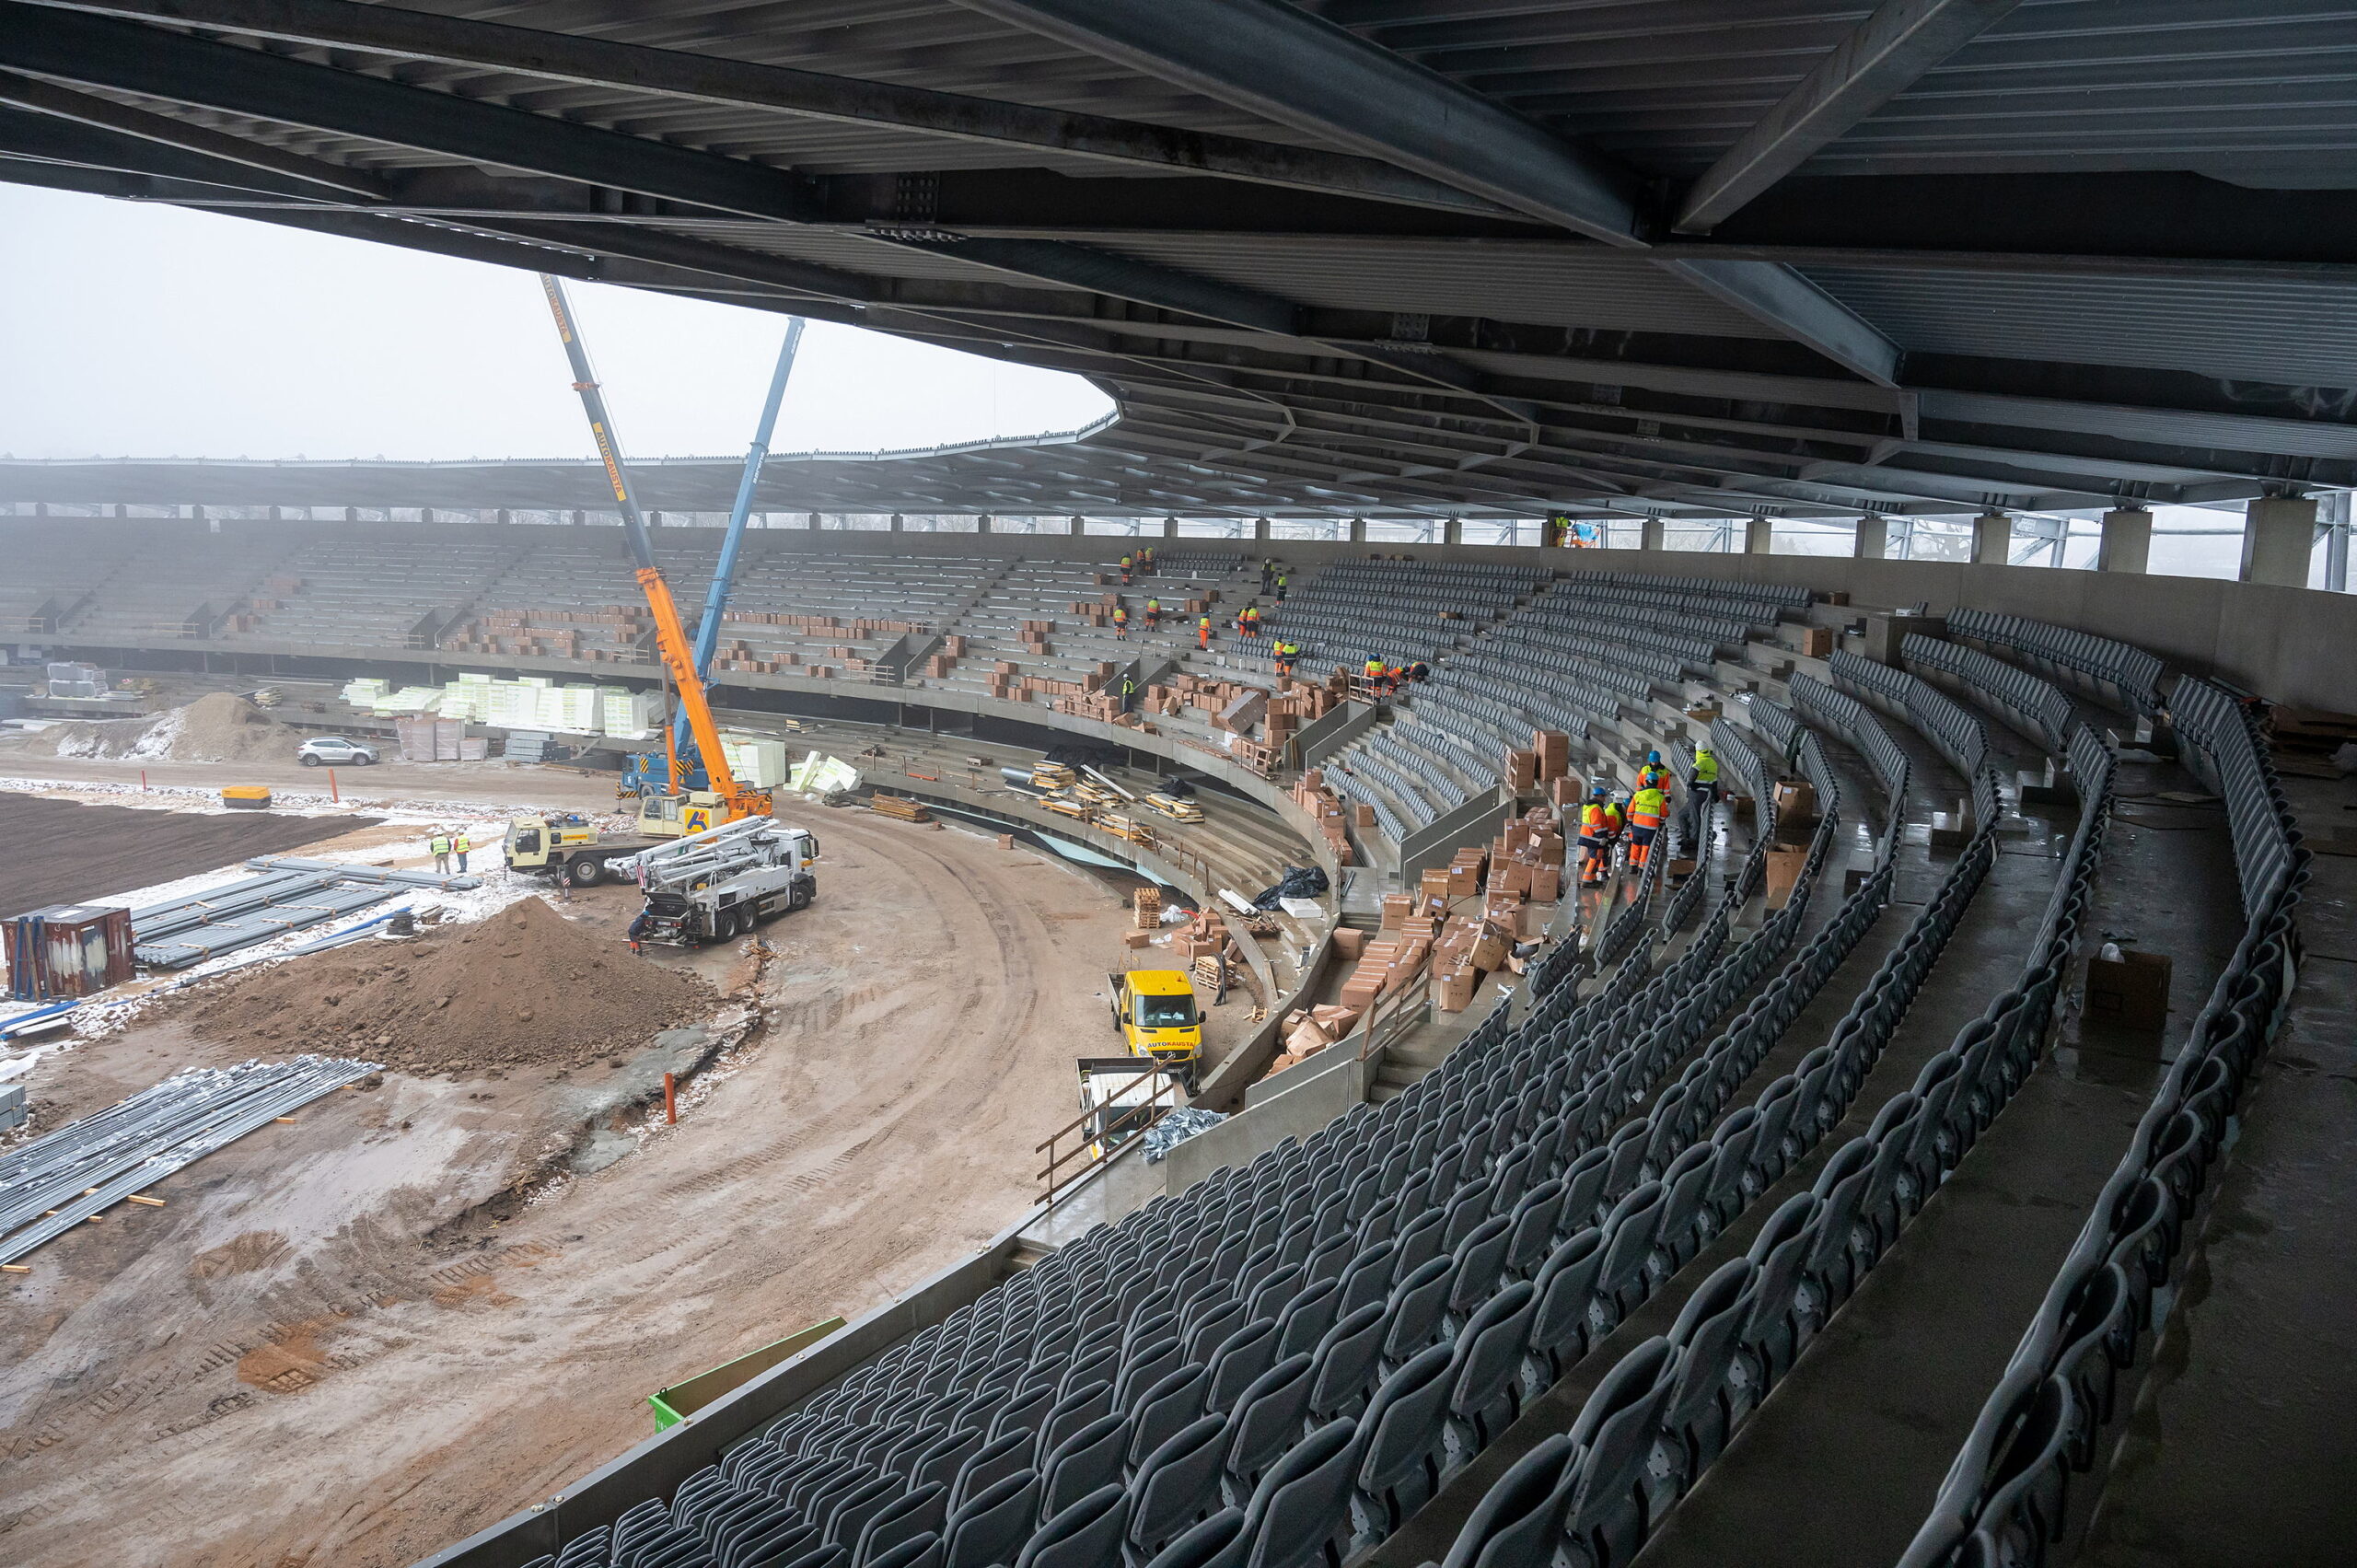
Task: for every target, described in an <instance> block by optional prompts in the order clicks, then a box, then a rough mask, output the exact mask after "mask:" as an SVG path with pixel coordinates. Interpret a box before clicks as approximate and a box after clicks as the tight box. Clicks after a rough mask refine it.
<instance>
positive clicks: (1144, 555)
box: [1138, 544, 1154, 577]
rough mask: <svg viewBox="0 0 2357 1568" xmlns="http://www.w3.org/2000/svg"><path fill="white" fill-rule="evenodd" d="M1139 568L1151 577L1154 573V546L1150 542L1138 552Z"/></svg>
mask: <svg viewBox="0 0 2357 1568" xmlns="http://www.w3.org/2000/svg"><path fill="white" fill-rule="evenodd" d="M1138 570H1139V571H1141V572H1144V574H1145V575H1147V576H1149V577H1151V576H1153V575H1154V546H1152V545H1150V544H1149V545H1147V546H1146V547H1145V548H1144V550H1141V551H1139V552H1138Z"/></svg>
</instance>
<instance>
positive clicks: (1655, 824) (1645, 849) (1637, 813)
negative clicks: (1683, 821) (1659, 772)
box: [1629, 784, 1669, 867]
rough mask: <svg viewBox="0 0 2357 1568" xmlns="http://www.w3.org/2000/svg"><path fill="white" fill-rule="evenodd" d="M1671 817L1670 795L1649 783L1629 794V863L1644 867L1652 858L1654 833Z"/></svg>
mask: <svg viewBox="0 0 2357 1568" xmlns="http://www.w3.org/2000/svg"><path fill="white" fill-rule="evenodd" d="M1668 817H1669V796H1667V795H1666V794H1664V793H1663V792H1662V790H1661V789H1660V788H1659V787H1658V786H1656V785H1653V784H1648V785H1646V786H1644V787H1643V788H1642V789H1640V790H1638V791H1637V792H1636V793H1635V794H1633V795H1631V796H1629V864H1630V865H1634V866H1639V867H1642V866H1643V865H1644V864H1645V862H1646V861H1647V860H1649V859H1651V858H1652V856H1653V849H1654V835H1655V834H1656V833H1658V832H1660V831H1661V830H1662V824H1663V823H1664V822H1665V821H1666V820H1667V819H1668Z"/></svg>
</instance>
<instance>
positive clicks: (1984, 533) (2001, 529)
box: [1972, 512, 2014, 566]
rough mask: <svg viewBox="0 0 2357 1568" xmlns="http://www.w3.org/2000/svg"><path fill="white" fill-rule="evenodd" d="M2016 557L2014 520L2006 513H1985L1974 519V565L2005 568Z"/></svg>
mask: <svg viewBox="0 0 2357 1568" xmlns="http://www.w3.org/2000/svg"><path fill="white" fill-rule="evenodd" d="M2013 557H2014V519H2013V517H2011V516H2010V515H2009V514H2007V513H2004V512H1983V513H1981V514H1980V516H1979V517H1975V518H1973V519H1972V563H1973V564H1974V565H1975V566H2003V565H2004V564H2006V563H2008V562H2010V561H2011V560H2012V559H2013Z"/></svg>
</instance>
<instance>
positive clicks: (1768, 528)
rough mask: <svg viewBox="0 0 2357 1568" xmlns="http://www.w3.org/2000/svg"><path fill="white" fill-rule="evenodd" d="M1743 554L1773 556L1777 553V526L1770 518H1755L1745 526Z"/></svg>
mask: <svg viewBox="0 0 2357 1568" xmlns="http://www.w3.org/2000/svg"><path fill="white" fill-rule="evenodd" d="M1743 552H1744V553H1745V554H1746V555H1773V554H1774V553H1775V552H1776V524H1775V522H1774V520H1773V519H1771V518H1768V517H1753V518H1750V519H1748V520H1747V521H1746V522H1745V523H1744V525H1743Z"/></svg>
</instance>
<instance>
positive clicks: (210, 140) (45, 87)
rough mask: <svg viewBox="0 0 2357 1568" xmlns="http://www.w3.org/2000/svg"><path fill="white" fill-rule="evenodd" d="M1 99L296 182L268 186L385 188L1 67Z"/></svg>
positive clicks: (378, 181)
mask: <svg viewBox="0 0 2357 1568" xmlns="http://www.w3.org/2000/svg"><path fill="white" fill-rule="evenodd" d="M0 103H13V104H16V105H17V106H19V107H21V108H24V109H30V110H39V111H40V112H41V113H43V114H49V115H55V116H56V117H58V118H59V119H62V120H69V121H74V122H78V123H80V124H83V125H87V126H92V127H95V128H96V129H98V130H100V131H104V132H108V133H111V134H116V135H122V136H133V137H137V138H139V139H140V140H143V141H148V142H154V143H157V144H158V145H162V146H166V147H172V148H177V149H178V150H180V151H181V152H185V153H192V154H195V155H197V156H200V157H206V158H213V159H218V160H220V161H222V162H224V163H228V164H233V165H239V166H242V167H243V168H247V169H249V170H260V171H261V172H262V173H265V174H273V175H277V176H279V177H280V178H281V179H283V180H297V181H300V182H301V183H299V184H297V185H295V186H293V187H291V188H290V187H285V186H282V185H278V184H275V183H273V184H272V185H270V186H268V187H266V188H267V189H272V190H283V189H292V190H295V191H298V192H309V193H310V194H313V195H319V196H323V195H325V194H327V193H328V192H341V193H343V194H347V195H358V196H368V197H381V196H383V195H385V194H386V193H387V187H386V183H385V180H384V179H383V178H382V177H381V176H379V175H377V174H375V173H372V172H371V171H369V170H367V169H365V168H344V167H343V165H342V164H335V163H329V162H327V161H326V160H325V159H323V158H314V157H304V156H303V155H302V154H300V153H290V152H286V151H284V150H283V149H281V148H278V147H272V146H264V145H262V144H261V143H259V142H254V141H250V140H248V139H247V138H245V137H243V136H232V135H230V134H227V133H226V132H223V131H215V130H213V129H211V128H210V127H208V126H203V125H197V124H192V123H191V122H188V121H185V120H175V119H173V118H172V117H171V116H169V115H167V114H150V113H148V112H147V111H146V110H141V109H134V108H132V107H131V106H130V105H128V104H122V103H117V102H115V101H114V100H113V99H105V98H99V97H98V96H97V95H95V94H92V93H78V92H75V91H74V89H72V88H71V87H59V86H58V85H57V84H56V83H55V82H44V81H41V80H40V79H38V78H36V77H32V76H21V75H17V74H16V73H15V72H13V71H0ZM109 167H117V166H112V165H110V166H109ZM228 182H229V183H236V182H237V181H234V180H232V181H228Z"/></svg>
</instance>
